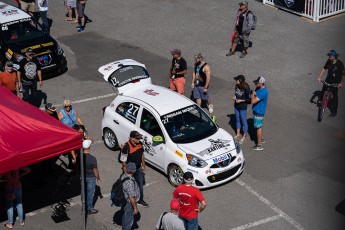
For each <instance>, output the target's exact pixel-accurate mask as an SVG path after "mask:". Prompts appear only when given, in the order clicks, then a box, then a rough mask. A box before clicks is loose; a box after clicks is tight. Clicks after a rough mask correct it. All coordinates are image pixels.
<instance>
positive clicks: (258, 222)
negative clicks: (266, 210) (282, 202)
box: [230, 215, 282, 230]
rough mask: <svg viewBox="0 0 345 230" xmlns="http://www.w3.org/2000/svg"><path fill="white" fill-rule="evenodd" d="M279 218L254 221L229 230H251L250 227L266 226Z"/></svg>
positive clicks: (278, 216) (272, 217)
mask: <svg viewBox="0 0 345 230" xmlns="http://www.w3.org/2000/svg"><path fill="white" fill-rule="evenodd" d="M280 218H282V217H281V216H280V215H275V216H271V217H268V218H266V219H262V220H258V221H255V222H253V223H249V224H245V225H242V226H239V227H236V228H232V229H230V230H244V229H248V228H252V227H255V226H258V225H261V224H266V223H268V222H272V221H275V220H278V219H280Z"/></svg>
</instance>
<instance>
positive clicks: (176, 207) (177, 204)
mask: <svg viewBox="0 0 345 230" xmlns="http://www.w3.org/2000/svg"><path fill="white" fill-rule="evenodd" d="M170 209H173V210H179V209H180V201H178V200H176V199H173V200H171V202H170Z"/></svg>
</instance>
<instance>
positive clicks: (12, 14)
mask: <svg viewBox="0 0 345 230" xmlns="http://www.w3.org/2000/svg"><path fill="white" fill-rule="evenodd" d="M24 18H31V16H30V15H29V14H27V13H26V12H24V11H23V10H21V9H19V8H17V7H15V6H12V5H9V4H7V3H4V2H0V23H1V24H4V23H7V22H12V21H17V20H20V19H24Z"/></svg>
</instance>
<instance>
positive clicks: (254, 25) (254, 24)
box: [246, 10, 258, 30]
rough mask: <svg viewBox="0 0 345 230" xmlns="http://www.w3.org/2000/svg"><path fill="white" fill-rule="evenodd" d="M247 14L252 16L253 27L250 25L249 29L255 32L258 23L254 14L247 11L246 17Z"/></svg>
mask: <svg viewBox="0 0 345 230" xmlns="http://www.w3.org/2000/svg"><path fill="white" fill-rule="evenodd" d="M249 13H251V14H252V15H253V25H252V27H251V30H255V28H256V24H257V22H258V18H257V17H256V16H255V15H254V13H253V12H252V11H250V10H248V12H247V15H248V14H249ZM247 15H246V17H247Z"/></svg>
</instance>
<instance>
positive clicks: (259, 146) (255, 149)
mask: <svg viewBox="0 0 345 230" xmlns="http://www.w3.org/2000/svg"><path fill="white" fill-rule="evenodd" d="M252 150H254V151H262V150H264V148H262V146H261V145H255V146H254V147H253V148H252Z"/></svg>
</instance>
